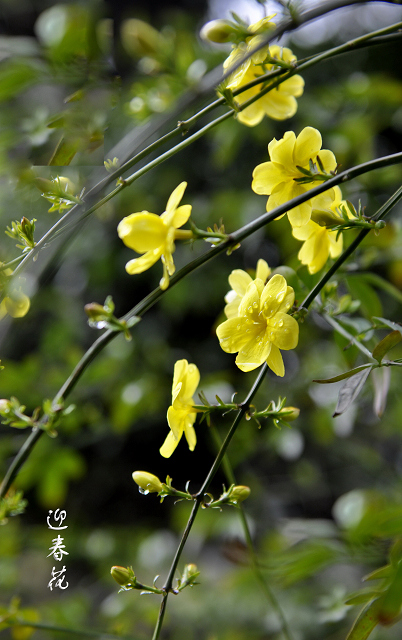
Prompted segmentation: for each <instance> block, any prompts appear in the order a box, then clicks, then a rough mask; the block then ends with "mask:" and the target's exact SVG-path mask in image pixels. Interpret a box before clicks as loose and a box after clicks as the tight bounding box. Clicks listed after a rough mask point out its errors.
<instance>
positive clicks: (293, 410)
mask: <svg viewBox="0 0 402 640" xmlns="http://www.w3.org/2000/svg"><path fill="white" fill-rule="evenodd" d="M288 411H289V413H287V412H288ZM285 412H286V414H287V415H284V416H283V419H284V420H285V421H286V422H293V420H296V418H298V417H299V415H300V409H298V408H297V407H283V409H282V411H281V413H285Z"/></svg>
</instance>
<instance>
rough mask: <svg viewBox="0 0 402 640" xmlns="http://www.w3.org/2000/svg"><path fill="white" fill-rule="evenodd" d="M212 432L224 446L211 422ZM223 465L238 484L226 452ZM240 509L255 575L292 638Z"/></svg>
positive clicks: (289, 636) (241, 505)
mask: <svg viewBox="0 0 402 640" xmlns="http://www.w3.org/2000/svg"><path fill="white" fill-rule="evenodd" d="M210 432H211V434H212V437H213V439H214V441H215V444H216V446H217V448H218V449H220V447H221V446H222V440H221V438H220V436H219V433H218V431H217V429H216V427H215V426H214V425H213V424H211V426H210ZM222 467H223V471H224V473H225V475H226V479H227V481H228V483H229V484H235V485H236V484H237V481H236V478H235V475H234V472H233V469H232V465H231V464H230V461H229V457H228V455H227V454H226V455H225V457H224V459H223V461H222ZM237 509H238V511H239V516H240V520H241V523H242V527H243V531H244V537H245V539H246V543H247V548H248V552H249V555H250V558H251V562H252V565H253V570H254V573H255V576H256V578H257V580H258V582H259V583H260V585H261V587H262V590H263V591H264V593H265V596H266V598H267V600H268V602H269V603H270V605H271V607H272V609H273V610H274V611H275V613H276V615H277V616H278V618H279V621H280V624H281V628H282V633H283V636H284V637H285V638H286V640H292V633H291V631H290V629H289V626H288V623H287V621H286V618H285V615H284V613H283V611H282V608H281V606H280V604H279V602H278V600H277V598H276V597H275V594H274V593H273V591H272V589H271V587H270V586H269V584H268V583H267V581H266V580H265V578H264V575H263V573H262V571H261V568H260V564H259V561H258V557H257V554H256V551H255V549H254V544H253V540H252V537H251V532H250V528H249V526H248V522H247V517H246V514H245V510H244V507H243V504H242V503H240V504H239V505H238V507H237Z"/></svg>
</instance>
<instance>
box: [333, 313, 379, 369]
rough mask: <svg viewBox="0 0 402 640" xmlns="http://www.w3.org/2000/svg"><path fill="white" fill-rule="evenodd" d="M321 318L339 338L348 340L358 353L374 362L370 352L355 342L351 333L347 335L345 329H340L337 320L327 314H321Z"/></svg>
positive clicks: (357, 341)
mask: <svg viewBox="0 0 402 640" xmlns="http://www.w3.org/2000/svg"><path fill="white" fill-rule="evenodd" d="M321 315H322V317H323V318H324V320H326V321H327V322H328V324H330V325H331V327H333V329H335V331H337V332H338V333H339V334H340V335H341V336H343V337H344V338H346V339H347V340H349V341H350V342H353V344H354V345H355V346H356V347H357V348H358V349H360V351H361V352H362V353H364V355H365V356H367V357H368V358H370V359H371V360H375V358H373V356H372V355H371V351H369V350H368V349H367V348H366V347H365V346H364V345H363V344H362V343H361V342H359V340H357V339H356V338H355V336H352V334H351V333H349V332H348V331H346V329H344V328H343V327H342V325H341V324H339V322H338V321H337V320H335V318H333V317H332V316H330V315H329V314H328V313H322V314H321Z"/></svg>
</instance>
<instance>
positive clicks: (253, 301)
mask: <svg viewBox="0 0 402 640" xmlns="http://www.w3.org/2000/svg"><path fill="white" fill-rule="evenodd" d="M293 302H294V291H293V289H292V287H289V286H288V284H287V282H286V280H285V278H284V277H283V276H281V275H279V274H276V275H274V276H273V278H271V280H269V282H268V283H267V284H266V285H265V286H264V283H263V281H262V280H260V279H259V278H257V279H256V280H254V281H253V282H251V283H250V284H249V285H248V287H247V289H246V293H245V295H244V297H243V298H242V300H241V302H240V305H239V309H238V316H237V317H232V318H229V319H228V320H226V321H225V322H223V323H222V324H220V325H219V327H218V328H217V330H216V333H217V336H218V338H219V342H220V345H221V347H222V349H223V350H224V351H226V353H236V352H238V355H237V358H236V364H237V366H238V367H239V369H241V370H242V371H252V370H253V369H256V368H257V367H259V366H261V365H262V364H263V363H264V362H266V363H267V365H268V366H269V368H270V369H271V370H272V371H273V372H274V373H275V374H276V375H277V376H281V377H283V376H284V375H285V367H284V364H283V360H282V355H281V352H280V349H284V350H288V349H294V348H295V347H296V346H297V343H298V339H299V325H298V324H297V322H296V320H295V319H294V318H292V317H291V316H289V315H288V314H287V312H288V311H289V309H290V308H291V307H292V305H293Z"/></svg>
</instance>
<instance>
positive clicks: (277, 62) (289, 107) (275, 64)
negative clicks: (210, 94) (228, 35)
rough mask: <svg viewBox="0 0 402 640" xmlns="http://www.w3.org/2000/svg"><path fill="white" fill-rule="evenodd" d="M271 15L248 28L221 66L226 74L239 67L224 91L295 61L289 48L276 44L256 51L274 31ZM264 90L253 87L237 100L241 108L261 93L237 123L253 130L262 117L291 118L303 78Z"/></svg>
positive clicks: (283, 82) (245, 109)
mask: <svg viewBox="0 0 402 640" xmlns="http://www.w3.org/2000/svg"><path fill="white" fill-rule="evenodd" d="M274 15H275V14H274ZM274 15H271V16H268V17H267V18H263V19H262V20H259V21H258V22H256V23H254V24H252V25H250V26H249V27H248V29H247V36H246V37H245V39H244V41H243V42H240V43H238V44H237V45H235V47H234V48H233V50H232V52H231V54H230V56H229V57H228V58H227V59H226V60H225V62H224V63H223V68H224V70H225V71H230V69H231V68H233V67H236V65H239V66H238V67H237V68H235V69H234V71H233V73H232V74H231V75H230V76H229V78H228V79H227V81H226V83H225V88H227V89H231V90H232V91H234V90H236V89H240V88H241V87H244V86H245V85H246V84H248V83H249V82H252V81H253V80H256V79H257V78H258V77H260V76H263V75H265V74H268V73H269V72H272V71H275V70H277V69H280V68H283V67H284V68H285V69H286V68H288V69H291V68H292V65H293V64H294V63H295V62H296V60H297V58H296V56H295V55H294V54H293V53H292V51H291V50H290V49H287V48H286V47H280V46H278V45H270V46H268V45H263V46H261V47H260V48H259V49H258V46H259V45H260V43H262V42H263V41H264V39H265V38H266V35H267V33H269V31H271V30H273V29H275V24H274V23H273V22H272V21H271V20H272V18H273V17H274ZM255 49H257V51H255V53H252V54H251V55H250V56H249V57H248V58H247V59H246V60H245V61H244V62H241V61H242V60H243V59H244V58H245V57H246V56H247V55H248V54H249V53H250V52H252V51H254V50H255ZM239 63H240V64H239ZM266 88H267V87H266V83H265V84H264V83H260V84H256V85H255V86H253V87H251V88H249V89H247V90H246V91H244V92H242V93H241V94H239V96H237V97H236V100H237V102H238V104H239V105H240V106H241V105H242V104H244V103H245V102H246V101H247V100H249V99H250V98H254V97H255V96H258V94H259V93H261V92H262V95H261V97H260V98H259V99H258V100H256V101H255V102H253V103H252V104H250V105H249V106H248V107H245V108H244V109H243V110H241V111H240V113H238V115H237V118H238V120H239V121H240V122H242V123H243V124H246V125H248V126H249V127H254V126H255V125H257V124H259V123H260V122H261V120H262V119H263V117H264V116H265V115H266V116H268V117H270V118H273V119H274V120H286V119H287V118H291V117H292V116H294V114H295V113H296V111H297V101H296V98H298V97H300V96H301V95H302V94H303V91H304V80H303V78H302V77H301V76H299V75H291V76H290V77H288V78H287V79H285V80H283V81H282V82H281V83H280V84H278V85H277V86H275V87H272V89H271V90H270V91H267V92H266ZM262 89H263V91H262Z"/></svg>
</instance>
